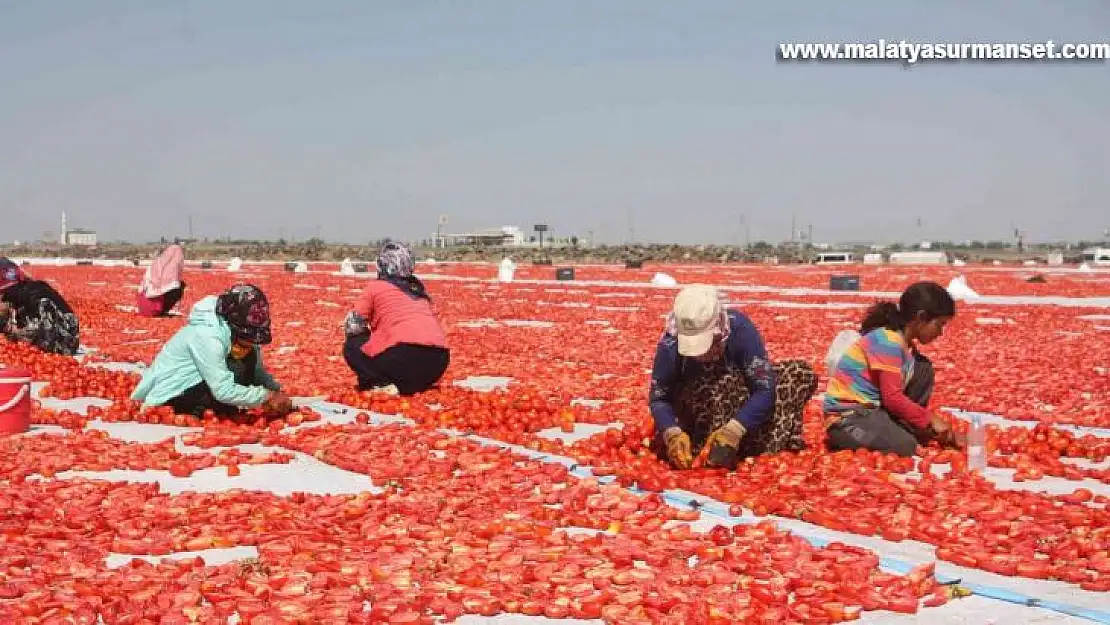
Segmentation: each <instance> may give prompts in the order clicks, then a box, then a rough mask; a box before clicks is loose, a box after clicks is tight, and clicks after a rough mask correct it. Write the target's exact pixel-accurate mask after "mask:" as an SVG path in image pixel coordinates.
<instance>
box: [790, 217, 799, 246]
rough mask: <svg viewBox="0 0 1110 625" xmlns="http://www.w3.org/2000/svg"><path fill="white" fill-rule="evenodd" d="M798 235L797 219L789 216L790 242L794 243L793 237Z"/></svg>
mask: <svg viewBox="0 0 1110 625" xmlns="http://www.w3.org/2000/svg"><path fill="white" fill-rule="evenodd" d="M797 234H798V218H797V217H795V216H794V215H791V216H790V242H791V243H793V242H794V237H795V236H797Z"/></svg>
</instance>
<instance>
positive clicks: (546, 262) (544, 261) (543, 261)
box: [532, 258, 552, 265]
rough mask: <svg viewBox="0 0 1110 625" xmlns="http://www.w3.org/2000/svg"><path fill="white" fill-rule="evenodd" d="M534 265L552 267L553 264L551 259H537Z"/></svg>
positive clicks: (533, 262)
mask: <svg viewBox="0 0 1110 625" xmlns="http://www.w3.org/2000/svg"><path fill="white" fill-rule="evenodd" d="M532 264H533V265H550V264H552V263H551V259H550V258H537V259H535V260H533V261H532Z"/></svg>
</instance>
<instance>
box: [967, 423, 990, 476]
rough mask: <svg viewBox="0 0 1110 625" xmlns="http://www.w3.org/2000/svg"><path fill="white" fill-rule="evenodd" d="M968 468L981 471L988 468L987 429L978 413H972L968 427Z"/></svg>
mask: <svg viewBox="0 0 1110 625" xmlns="http://www.w3.org/2000/svg"><path fill="white" fill-rule="evenodd" d="M967 468H968V469H970V470H972V471H979V472H982V471H983V470H984V469H986V468H987V429H986V428H985V427H983V418H982V417H980V416H979V415H977V414H975V415H971V425H970V426H969V427H968V428H967Z"/></svg>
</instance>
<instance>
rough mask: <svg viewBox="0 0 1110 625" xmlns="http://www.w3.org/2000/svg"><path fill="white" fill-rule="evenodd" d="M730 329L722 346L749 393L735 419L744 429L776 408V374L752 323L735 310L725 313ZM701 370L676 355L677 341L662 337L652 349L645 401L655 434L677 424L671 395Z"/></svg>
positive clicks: (758, 422)
mask: <svg viewBox="0 0 1110 625" xmlns="http://www.w3.org/2000/svg"><path fill="white" fill-rule="evenodd" d="M728 322H729V327H730V328H731V330H730V332H729V335H728V343H727V344H726V345H725V355H724V357H725V359H726V360H727V361H728V364H729V365H730V366H732V367H734V368H736V369H739V370H740V371H741V372H742V373H743V374H744V379H745V381H746V382H747V385H748V391H749V392H750V393H751V394H750V396H749V397H748V401H746V402H744V405H743V406H741V407H740V411H739V412H738V413H737V414H736V416H735V417H733V418H734V419H736V420H737V421H739V422H740V424H741V425H743V426H744V427H745V428H747V429H749V430H750V429H751V428H753V427H755V426H757V425H760V424H761V423H763V422H764V421H766V420H767V419H768V418H770V416H771V411H773V410H774V408H775V372H774V369H773V368H772V366H771V361H770V359H768V358H767V348H766V347H764V346H763V337H761V336H760V335H759V330H757V329H756V327H755V325H754V324H753V323H752V320H751V319H749V318H748V316H747V315H745V314H744V313H742V312H739V311H737V310H729V311H728ZM703 370H704V369H703V368H702V365H701V363H699V362H698V361H697V360H695V359H693V358H686V357H683V356H680V355H679V354H678V339H677V338H676V337H675V336H673V335H670V334H664V335H663V338H661V339H659V345H658V346H657V347H656V348H655V364H654V366H653V367H652V370H651V392H650V394H649V398H648V402H649V404H650V406H651V416H652V418H653V419H654V420H655V432H656V434H662V433H663V432H664V431H665V430H666V429H667V428H669V427H671V426H674V425H678V422H677V420H676V418H675V412H674V406H673V405H672V402H673V401H674V393H675V392H676V391H677V390H678V386H679V383H680V382H681V381H682V380H683V379H684V378H689V377H691V376H693V375H696V374H697V373H700V372H701V371H703Z"/></svg>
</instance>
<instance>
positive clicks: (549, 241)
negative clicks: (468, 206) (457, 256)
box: [432, 226, 589, 248]
mask: <svg viewBox="0 0 1110 625" xmlns="http://www.w3.org/2000/svg"><path fill="white" fill-rule="evenodd" d="M432 244H433V245H432V246H433V247H454V246H458V245H464V246H488V247H520V248H529V247H539V238H538V237H537V236H535V235H526V234H525V233H524V231H523V230H521V229H520V228H519V227H517V226H502V227H500V228H490V229H487V230H475V231H471V232H461V233H457V234H447V233H442V232H437V233H435V234H433V235H432ZM543 245H544V247H573V246H581V247H588V246H589V241H588V240H587V239H585V238H580V237H576V236H571V237H556V236H547V235H546V234H545V235H544V237H543Z"/></svg>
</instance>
